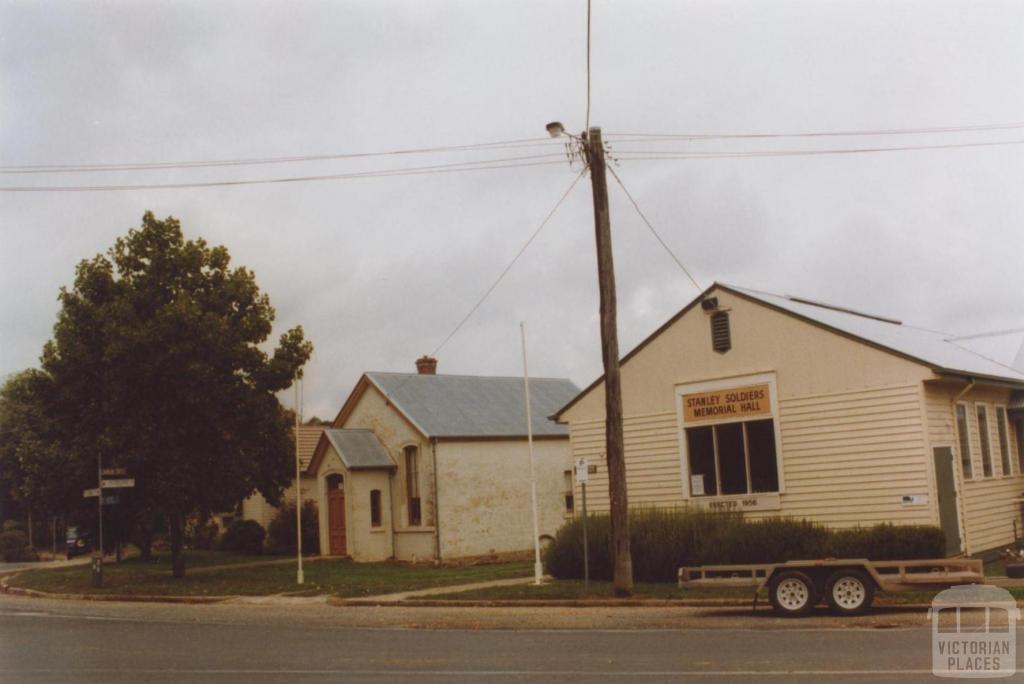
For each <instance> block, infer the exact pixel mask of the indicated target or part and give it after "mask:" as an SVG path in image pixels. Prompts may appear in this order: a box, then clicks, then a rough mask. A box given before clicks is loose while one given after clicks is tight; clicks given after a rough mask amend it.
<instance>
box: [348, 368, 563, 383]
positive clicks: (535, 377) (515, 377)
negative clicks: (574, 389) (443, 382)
mask: <svg viewBox="0 0 1024 684" xmlns="http://www.w3.org/2000/svg"><path fill="white" fill-rule="evenodd" d="M366 374H367V375H392V376H406V377H413V376H416V377H418V376H420V375H422V376H424V377H428V378H429V377H434V378H478V379H481V380H522V379H523V376H521V375H472V374H470V373H403V372H400V371H366ZM530 380H531V381H533V380H564V381H565V382H570V383H571V382H572V379H571V378H556V377H552V376H549V375H531V376H530Z"/></svg>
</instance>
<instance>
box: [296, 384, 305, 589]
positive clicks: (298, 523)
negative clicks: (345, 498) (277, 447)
mask: <svg viewBox="0 0 1024 684" xmlns="http://www.w3.org/2000/svg"><path fill="white" fill-rule="evenodd" d="M301 420H302V419H301V418H300V417H299V378H298V377H297V376H296V378H295V555H296V557H297V559H298V562H299V565H298V571H297V572H296V574H295V583H296V584H302V583H303V582H304V581H305V577H304V576H303V574H302V471H301V470H300V467H299V423H300V421H301Z"/></svg>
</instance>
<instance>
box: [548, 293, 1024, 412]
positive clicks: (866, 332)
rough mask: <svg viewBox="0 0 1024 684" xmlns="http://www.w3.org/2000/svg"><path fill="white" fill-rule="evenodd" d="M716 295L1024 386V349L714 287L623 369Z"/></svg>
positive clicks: (948, 368) (936, 365)
mask: <svg viewBox="0 0 1024 684" xmlns="http://www.w3.org/2000/svg"><path fill="white" fill-rule="evenodd" d="M716 289H721V290H724V291H726V292H732V293H733V294H736V295H739V296H740V297H744V298H746V299H750V300H752V301H755V302H760V303H761V304H764V305H766V306H769V307H772V308H774V309H776V310H779V311H783V312H785V313H789V314H791V315H794V316H796V317H798V318H802V319H804V320H807V321H810V322H811V323H814V324H817V325H820V326H822V327H824V328H826V329H832V330H834V331H836V332H839V333H841V334H845V335H848V336H850V337H853V338H856V339H859V340H861V341H863V342H866V343H868V344H871V345H874V346H876V347H879V348H882V349H885V350H886V351H890V352H893V353H895V354H899V355H901V356H904V357H908V358H910V359H912V360H914V361H917V362H919V363H923V364H925V365H927V366H929V367H931V368H932V369H933V370H935V371H937V372H948V373H956V374H961V375H966V376H971V377H982V378H990V379H995V380H999V381H1007V382H1010V383H1013V384H1024V368H1017V367H1015V366H1018V365H1019V364H1021V363H1024V346H1022V347H1021V348H1020V350H1019V352H1018V355H1017V358H1016V359H1015V360H1014V361H1007V362H1001V361H1000V360H997V359H992V358H988V357H987V356H985V355H983V354H981V353H978V351H975V350H973V349H970V348H968V344H966V343H965V342H964V341H963V339H962V338H961V339H959V340H958V338H956V337H955V336H953V335H949V334H946V333H941V332H937V331H934V330H927V329H925V328H916V327H914V326H910V325H904V324H903V323H902V322H900V321H896V320H893V319H889V318H883V317H881V316H873V315H871V314H866V313H862V312H858V311H854V310H852V309H847V308H845V307H839V306H833V305H830V304H824V303H822V302H815V301H813V300H809V299H804V298H802V297H793V296H789V295H778V294H772V293H770V292H762V291H760V290H753V289H749V288H744V287H738V286H735V285H726V284H723V283H713V284H712V285H711V287H709V288H708V289H706V290H705V291H704V292H702V293H701V294H700V295H699V296H697V297H696V298H695V299H693V300H692V301H691V302H690V303H689V304H687V305H686V306H685V307H683V308H682V309H681V310H680V311H679V312H678V313H676V315H674V316H673V317H672V318H670V319H669V320H668V321H666V322H665V323H664V324H662V326H661V327H659V328H658V329H657V330H655V331H654V332H653V333H651V334H650V335H648V336H647V337H646V338H645V339H644V340H643V341H642V342H640V344H638V345H637V346H635V347H634V348H633V349H632V350H630V352H629V353H628V354H626V355H625V356H623V357H622V361H621V363H622V364H625V363H626V362H628V361H629V360H630V359H631V358H633V357H634V356H636V355H637V354H638V353H639V352H640V351H641V350H642V349H643V348H644V347H646V346H647V345H648V343H650V342H651V340H653V339H654V338H656V337H657V336H658V335H660V334H661V333H663V332H664V331H665V330H666V329H667V328H668V327H669V326H671V325H672V324H673V323H675V322H676V321H677V320H679V319H680V318H681V317H682V316H684V315H685V314H686V313H687V312H688V311H689V310H690V309H692V308H694V307H695V306H696V305H697V303H699V302H700V301H701V299H703V298H704V297H705V296H706V295H708V294H710V293H712V292H713V291H714V290H716ZM603 382H604V375H602V376H600V377H599V378H597V379H596V380H594V382H592V383H591V384H590V385H588V386H587V388H586V389H584V390H583V391H582V392H580V393H579V394H578V395H576V396H575V397H573V398H572V399H571V400H570V401H568V402H566V403H565V404H564V405H562V406H561V407H559V408H558V410H557V411H556V412H555V413H554V415H553V417H554V418H555V419H556V420H560V419H561V416H562V414H563V413H565V412H566V411H567V410H568V409H569V408H571V407H572V406H574V405H575V404H576V403H577V402H578V401H579V400H580V399H582V398H583V397H584V396H586V395H587V394H588V393H589V392H590V391H591V390H593V389H594V388H595V387H597V386H599V385H600V384H601V383H603Z"/></svg>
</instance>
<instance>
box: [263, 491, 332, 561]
mask: <svg viewBox="0 0 1024 684" xmlns="http://www.w3.org/2000/svg"><path fill="white" fill-rule="evenodd" d="M267 552H268V553H295V504H294V503H293V502H287V503H285V504H282V506H281V508H280V509H278V511H277V515H275V516H274V519H273V520H271V521H270V524H269V525H267ZM302 553H303V554H304V555H305V554H319V553H320V516H319V512H318V511H317V507H316V502H315V501H312V500H311V499H306V500H305V501H303V502H302Z"/></svg>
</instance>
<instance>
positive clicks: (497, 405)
mask: <svg viewBox="0 0 1024 684" xmlns="http://www.w3.org/2000/svg"><path fill="white" fill-rule="evenodd" d="M366 377H367V378H368V379H369V380H370V382H372V383H373V384H374V385H376V387H377V388H378V389H379V390H380V391H381V393H383V394H384V396H386V397H387V398H388V400H389V401H390V402H391V403H392V404H393V405H394V406H395V407H396V408H397V409H398V410H399V411H401V412H402V413H403V414H405V416H406V418H408V419H409V420H410V421H411V422H412V423H414V424H415V425H416V427H417V428H419V430H420V431H422V432H423V434H424V435H425V436H427V437H525V436H526V405H525V397H524V392H523V379H522V378H516V377H486V376H475V375H420V374H417V373H367V374H366ZM578 392H579V388H578V387H576V385H574V384H573V383H572V382H571V381H569V380H565V379H561V378H530V414H531V419H532V425H533V434H534V435H535V436H537V437H553V436H559V437H561V436H567V435H568V434H569V432H568V429H567V428H566V427H565V426H564V425H558V424H557V423H555V422H554V421H552V420H550V419H549V418H548V416H550V415H551V414H552V413H554V412H555V410H557V409H558V408H559V407H561V406H562V405H563V404H565V403H566V402H567V401H569V400H570V399H572V398H573V397H574V396H576V394H577V393H578Z"/></svg>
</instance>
